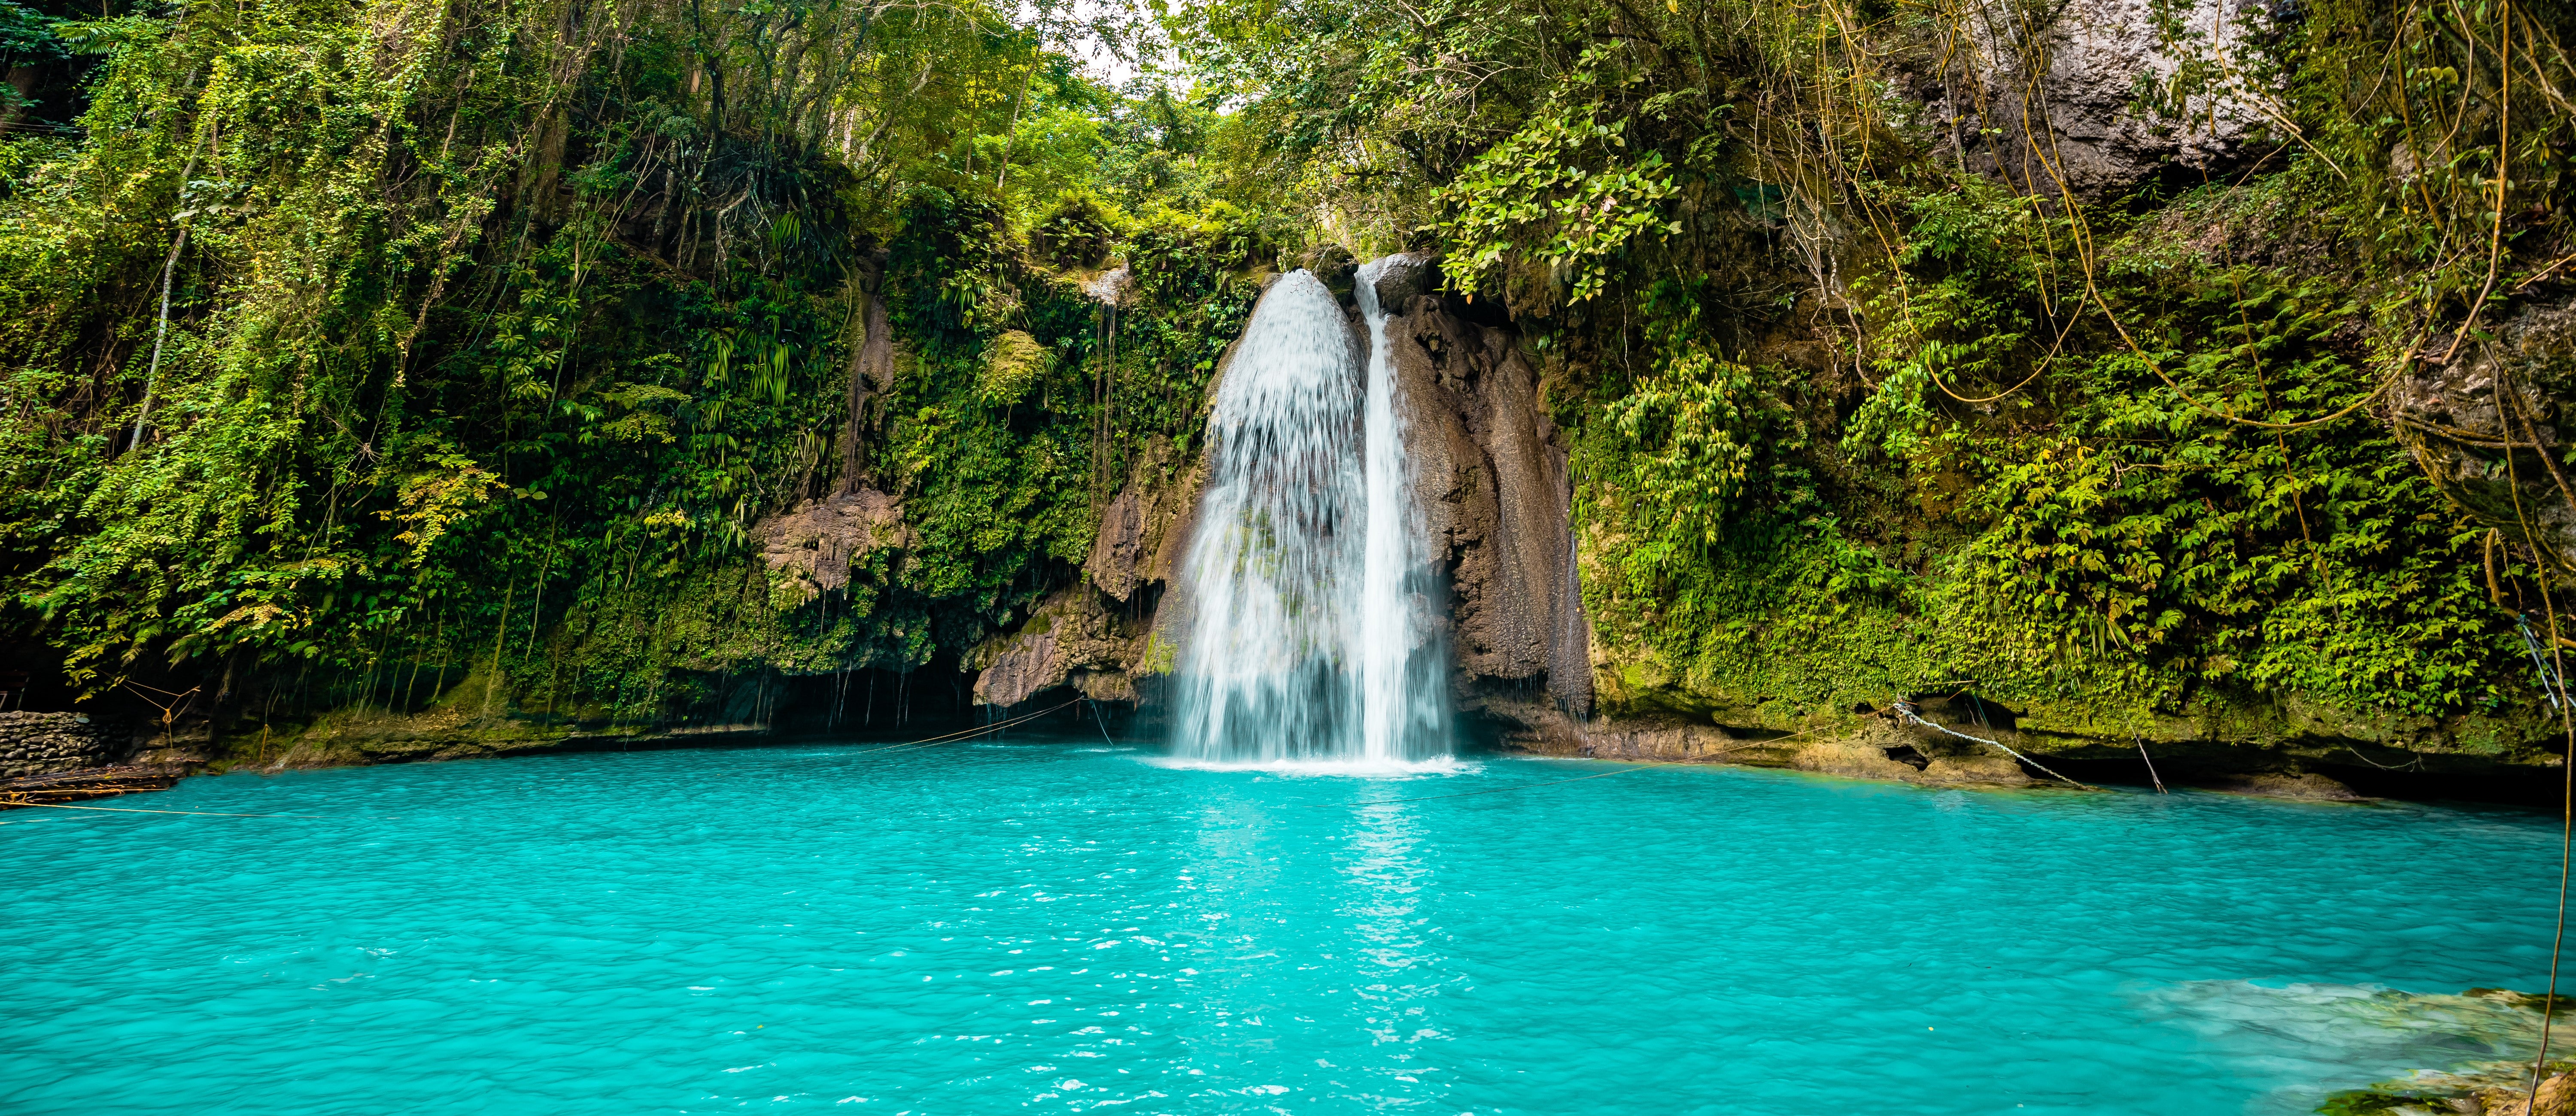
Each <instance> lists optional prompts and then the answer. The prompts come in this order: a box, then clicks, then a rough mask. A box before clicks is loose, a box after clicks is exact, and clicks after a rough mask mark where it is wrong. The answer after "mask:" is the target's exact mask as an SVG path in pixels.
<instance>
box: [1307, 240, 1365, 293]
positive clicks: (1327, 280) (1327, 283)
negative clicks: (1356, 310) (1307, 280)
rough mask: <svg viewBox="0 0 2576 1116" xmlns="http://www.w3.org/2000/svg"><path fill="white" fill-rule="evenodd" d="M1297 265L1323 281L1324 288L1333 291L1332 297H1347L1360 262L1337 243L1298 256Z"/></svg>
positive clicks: (1348, 250)
mask: <svg viewBox="0 0 2576 1116" xmlns="http://www.w3.org/2000/svg"><path fill="white" fill-rule="evenodd" d="M1297 266H1299V267H1302V268H1305V269H1306V270H1308V271H1311V272H1314V273H1315V278H1317V279H1321V280H1323V281H1324V287H1325V289H1327V290H1330V291H1332V292H1333V297H1335V298H1340V299H1348V298H1349V297H1351V281H1352V277H1353V276H1354V275H1356V274H1357V273H1358V272H1359V267H1360V264H1359V261H1358V260H1357V259H1354V258H1353V257H1352V256H1351V250H1350V249H1348V248H1344V247H1342V246H1341V245H1339V244H1326V245H1323V246H1321V247H1319V248H1316V249H1314V250H1313V251H1310V252H1307V253H1306V254H1305V255H1303V256H1301V257H1299V258H1298V260H1297Z"/></svg>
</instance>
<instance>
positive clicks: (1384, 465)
mask: <svg viewBox="0 0 2576 1116" xmlns="http://www.w3.org/2000/svg"><path fill="white" fill-rule="evenodd" d="M1382 266H1383V261H1380V262H1379V263H1376V264H1371V265H1370V266H1369V267H1368V268H1366V269H1363V270H1362V272H1361V275H1360V284H1359V286H1360V307H1361V310H1362V312H1363V313H1364V314H1365V315H1366V317H1367V321H1368V326H1369V356H1368V361H1367V366H1366V368H1359V367H1355V366H1354V361H1353V360H1352V354H1351V346H1350V334H1349V325H1348V319H1347V318H1345V317H1344V315H1343V313H1342V309H1341V307H1340V305H1339V304H1337V303H1336V302H1335V301H1334V300H1333V296H1332V293H1331V292H1330V291H1328V290H1326V289H1325V287H1324V284H1323V282H1322V281H1320V280H1318V279H1316V278H1315V277H1314V276H1313V275H1312V274H1310V273H1308V272H1304V271H1298V272H1294V273H1292V274H1289V275H1286V276H1283V277H1282V278H1281V279H1280V280H1279V281H1278V282H1277V283H1276V284H1274V285H1273V286H1272V287H1271V289H1270V291H1269V293H1267V294H1265V295H1263V296H1262V299H1261V303H1260V305H1259V306H1258V307H1256V308H1255V309H1254V311H1253V315H1252V321H1251V323H1250V324H1249V325H1248V326H1247V327H1245V329H1244V333H1243V339H1242V341H1241V343H1240V345H1239V347H1238V348H1237V349H1236V351H1235V355H1234V360H1233V362H1232V363H1231V364H1230V365H1229V366H1228V367H1227V370H1226V373H1225V380H1224V382H1223V383H1222V384H1221V385H1219V386H1218V388H1217V398H1216V407H1215V410H1214V412H1213V413H1212V414H1210V415H1209V416H1208V430H1207V447H1206V453H1207V460H1208V480H1207V488H1206V490H1205V492H1204V494H1203V495H1202V496H1201V498H1200V503H1199V516H1198V525H1197V528H1196V532H1195V534H1194V536H1193V537H1192V539H1191V541H1190V549H1189V554H1188V557H1187V559H1186V563H1185V568H1184V573H1183V576H1184V578H1185V581H1186V593H1187V596H1188V600H1189V616H1188V621H1187V634H1186V636H1185V637H1184V639H1183V642H1182V646H1181V647H1180V649H1179V655H1178V659H1177V661H1176V662H1175V664H1174V666H1175V669H1174V678H1173V698H1174V703H1173V705H1174V708H1173V715H1174V716H1173V726H1174V734H1175V736H1174V745H1175V749H1174V750H1175V752H1176V753H1177V754H1178V755H1179V756H1180V757H1182V758H1184V759H1188V760H1194V761H1201V762H1213V763H1227V764H1255V765H1276V764H1300V763H1332V764H1338V765H1349V766H1358V767H1391V766H1396V765H1401V764H1405V763H1408V762H1411V761H1416V760H1421V759H1426V758H1429V757H1431V756H1434V755H1437V754H1440V753H1444V752H1446V750H1447V745H1448V739H1447V728H1448V725H1447V707H1446V703H1445V700H1444V698H1443V695H1442V693H1441V687H1440V678H1441V674H1442V667H1443V666H1444V663H1445V660H1444V657H1443V655H1442V654H1441V648H1440V647H1439V645H1438V642H1437V640H1436V639H1434V638H1432V635H1431V633H1432V632H1433V631H1434V630H1435V627H1436V626H1435V625H1433V624H1431V623H1429V615H1428V613H1429V607H1428V601H1427V599H1426V595H1425V592H1424V585H1425V584H1427V583H1428V579H1427V578H1424V577H1422V576H1421V570H1420V568H1419V567H1420V566H1421V559H1420V555H1421V554H1422V552H1423V547H1422V546H1421V541H1420V540H1419V539H1417V538H1416V537H1415V535H1416V533H1417V530H1416V527H1415V524H1416V523H1417V522H1418V520H1419V517H1418V516H1415V515H1413V514H1410V499H1411V494H1410V493H1411V486H1410V485H1409V484H1408V483H1407V477H1406V470H1405V460H1404V442H1403V430H1402V428H1401V423H1400V421H1399V419H1398V416H1397V413H1396V409H1395V404H1394V370H1393V368H1392V367H1391V362H1390V361H1389V360H1388V359H1387V356H1386V345H1385V343H1384V342H1385V338H1384V332H1385V317H1386V316H1385V314H1384V312H1383V311H1382V309H1381V308H1380V307H1379V306H1378V305H1377V300H1376V297H1375V294H1374V292H1373V291H1372V290H1371V283H1370V280H1371V278H1373V277H1374V275H1375V274H1376V272H1377V270H1378V269H1379V268H1380V267H1382Z"/></svg>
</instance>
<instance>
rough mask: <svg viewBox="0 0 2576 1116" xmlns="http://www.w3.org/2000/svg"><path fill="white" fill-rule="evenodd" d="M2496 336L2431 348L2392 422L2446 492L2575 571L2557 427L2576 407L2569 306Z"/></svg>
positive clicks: (2572, 488) (2514, 321) (2575, 320)
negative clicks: (2569, 407)
mask: <svg viewBox="0 0 2576 1116" xmlns="http://www.w3.org/2000/svg"><path fill="white" fill-rule="evenodd" d="M2494 338H2495V339H2494V340H2493V341H2485V340H2480V339H2477V338H2475V337H2470V338H2467V339H2464V340H2462V341H2461V342H2460V343H2459V344H2458V346H2457V348H2456V349H2454V348H2453V346H2452V344H2451V342H2450V341H2449V340H2447V339H2442V340H2436V341H2433V342H2428V343H2427V344H2426V345H2425V346H2423V350H2422V354H2421V355H2422V357H2423V359H2422V360H2421V362H2419V363H2418V364H2416V365H2415V366H2414V367H2415V371H2414V373H2413V374H2412V375H2410V376H2407V377H2406V378H2404V379H2402V380H2400V381H2399V382H2398V383H2397V385H2396V387H2395V389H2394V391H2393V392H2392V402H2393V404H2394V405H2393V406H2392V407H2391V409H2390V414H2391V417H2392V418H2393V419H2394V420H2395V425H2396V427H2397V431H2398V435H2399V436H2400V437H2401V438H2403V439H2405V441H2406V443H2407V445H2408V447H2409V448H2410V449H2412V450H2413V451H2414V453H2415V456H2416V459H2417V460H2418V461H2419V462H2421V463H2422V464H2423V466H2424V472H2425V473H2426V474H2427V475H2428V476H2430V477H2432V478H2433V482H2434V483H2435V484H2437V485H2440V486H2441V488H2442V492H2443V494H2444V495H2446V496H2449V497H2450V498H2451V500H2452V501H2453V502H2454V503H2456V504H2458V505H2459V506H2460V507H2463V508H2466V509H2468V510H2469V512H2470V513H2471V514H2472V515H2474V516H2476V517H2477V520H2478V521H2479V522H2481V523H2484V524H2486V525H2487V526H2490V527H2493V528H2495V529H2497V530H2498V531H2499V532H2500V533H2501V537H2502V538H2503V539H2504V540H2505V541H2508V542H2515V543H2527V544H2530V545H2533V546H2537V547H2541V548H2543V549H2546V550H2549V551H2552V552H2555V553H2556V554H2558V555H2559V556H2560V558H2561V559H2562V560H2563V561H2565V562H2566V563H2567V564H2568V567H2569V568H2571V569H2576V511H2571V510H2570V507H2571V504H2572V503H2576V497H2571V495H2570V493H2571V492H2576V470H2571V469H2570V468H2569V467H2568V466H2567V465H2565V464H2563V463H2562V462H2564V460H2565V458H2566V453H2567V449H2568V447H2567V446H2566V445H2565V441H2564V435H2563V434H2562V433H2561V432H2560V430H2559V424H2560V423H2561V422H2562V421H2564V416H2565V405H2564V403H2563V402H2562V401H2568V402H2576V302H2571V303H2566V304H2562V305H2558V306H2536V307H2531V308H2529V309H2526V310H2524V311H2523V312H2521V313H2519V314H2517V315H2515V316H2513V317H2512V318H2510V319H2507V320H2506V321H2505V322H2503V323H2501V324H2500V325H2498V326H2497V327H2496V329H2495V334H2494Z"/></svg>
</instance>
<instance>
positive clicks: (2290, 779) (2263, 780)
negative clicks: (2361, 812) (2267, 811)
mask: <svg viewBox="0 0 2576 1116" xmlns="http://www.w3.org/2000/svg"><path fill="white" fill-rule="evenodd" d="M2209 789H2211V790H2219V791H2227V792H2229V793H2231V794H2250V795H2256V796H2259V797H2262V798H2296V799H2305V800H2308V801H2312V802H2364V801H2368V800H2367V799H2365V798H2364V797H2362V796H2361V795H2358V794H2355V793H2353V789H2352V788H2351V787H2347V786H2345V785H2343V784H2342V783H2339V782H2336V781H2335V780H2333V779H2329V778H2327V777H2325V776H2323V775H2317V774H2312V773H2300V772H2273V773H2268V774H2259V775H2240V776H2235V777H2232V778H2228V779H2225V780H2222V781H2217V782H2212V783H2211V784H2209Z"/></svg>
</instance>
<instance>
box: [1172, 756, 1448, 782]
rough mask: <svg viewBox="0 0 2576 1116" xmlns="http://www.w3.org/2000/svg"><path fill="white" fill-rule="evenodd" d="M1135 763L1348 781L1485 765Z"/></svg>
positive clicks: (1434, 760) (1436, 761)
mask: <svg viewBox="0 0 2576 1116" xmlns="http://www.w3.org/2000/svg"><path fill="white" fill-rule="evenodd" d="M1139 762H1142V763H1145V764H1148V765H1150V766H1154V767H1160V768H1164V769H1166V770H1170V771H1237V772H1257V773H1261V774H1268V775H1305V776H1330V777H1340V778H1351V779H1409V778H1418V777H1421V776H1428V775H1473V774H1475V773H1477V772H1479V771H1483V770H1484V769H1485V765H1483V764H1481V763H1477V762H1475V761H1473V760H1462V759H1459V758H1458V757H1456V756H1446V755H1443V756H1433V757H1431V758H1429V759H1419V760H1365V759H1349V760H1345V759H1279V760H1214V759H1198V758H1194V757H1188V756H1151V757H1146V758H1143V759H1141V760H1140V761H1139Z"/></svg>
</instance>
